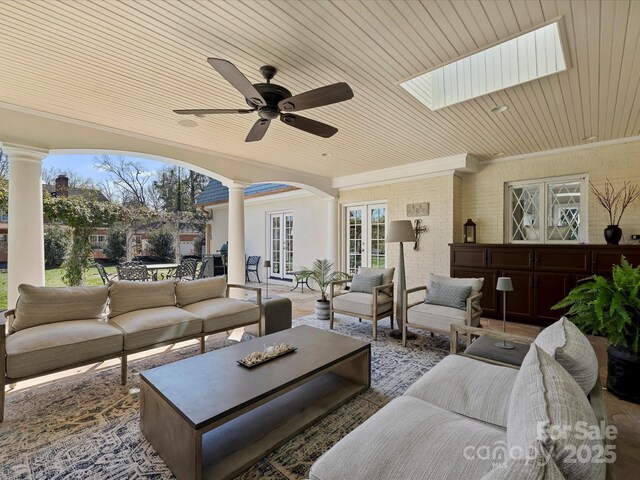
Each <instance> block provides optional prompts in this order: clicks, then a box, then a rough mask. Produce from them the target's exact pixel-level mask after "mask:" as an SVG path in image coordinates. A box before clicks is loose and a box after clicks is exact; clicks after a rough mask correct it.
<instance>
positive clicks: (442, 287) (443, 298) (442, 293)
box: [424, 283, 471, 310]
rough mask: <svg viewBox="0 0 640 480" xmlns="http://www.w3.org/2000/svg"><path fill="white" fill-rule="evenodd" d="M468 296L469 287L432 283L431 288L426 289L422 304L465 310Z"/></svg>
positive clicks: (469, 292)
mask: <svg viewBox="0 0 640 480" xmlns="http://www.w3.org/2000/svg"><path fill="white" fill-rule="evenodd" d="M470 294H471V287H469V286H458V285H447V284H444V283H432V284H431V287H429V288H428V289H427V296H426V298H425V300H424V303H427V304H429V305H440V306H442V307H451V308H457V309H458V310H466V309H467V298H469V295H470Z"/></svg>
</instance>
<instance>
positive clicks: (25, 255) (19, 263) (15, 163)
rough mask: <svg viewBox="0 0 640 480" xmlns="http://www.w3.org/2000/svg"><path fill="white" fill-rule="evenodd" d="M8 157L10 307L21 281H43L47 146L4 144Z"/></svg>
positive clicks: (14, 302) (14, 300) (36, 283)
mask: <svg viewBox="0 0 640 480" xmlns="http://www.w3.org/2000/svg"><path fill="white" fill-rule="evenodd" d="M3 149H4V151H5V152H6V153H7V155H8V157H9V212H8V214H9V226H8V233H9V238H8V256H7V257H8V259H7V264H8V265H7V267H8V270H9V278H8V308H14V307H15V305H16V301H17V300H18V285H20V284H21V283H29V284H31V285H39V286H42V285H44V225H43V218H42V160H43V159H44V158H45V157H46V156H47V155H48V152H47V151H46V150H41V149H38V148H31V147H24V146H19V145H11V144H4V146H3Z"/></svg>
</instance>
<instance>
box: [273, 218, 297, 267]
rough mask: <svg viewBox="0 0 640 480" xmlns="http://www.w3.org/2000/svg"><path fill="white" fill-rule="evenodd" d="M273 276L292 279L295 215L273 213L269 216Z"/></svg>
mask: <svg viewBox="0 0 640 480" xmlns="http://www.w3.org/2000/svg"><path fill="white" fill-rule="evenodd" d="M269 226H270V233H269V239H270V245H269V248H270V254H271V276H272V277H276V278H291V275H290V274H289V273H290V272H292V271H293V270H294V267H293V265H294V264H293V214H292V213H290V212H289V213H272V214H270V215H269Z"/></svg>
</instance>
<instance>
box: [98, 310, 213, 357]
mask: <svg viewBox="0 0 640 480" xmlns="http://www.w3.org/2000/svg"><path fill="white" fill-rule="evenodd" d="M109 321H110V322H111V323H112V324H113V325H115V326H116V327H118V328H119V329H120V330H122V331H123V332H124V349H125V350H135V349H138V348H143V347H148V346H150V345H154V344H156V343H161V342H168V341H171V340H176V339H179V338H182V337H187V336H192V335H197V334H198V333H201V332H202V318H200V317H198V316H197V315H194V314H193V313H191V312H187V311H185V310H184V309H182V308H178V307H157V308H145V309H143V310H136V311H134V312H127V313H123V314H122V315H118V316H117V317H113V318H112V319H110V320H109Z"/></svg>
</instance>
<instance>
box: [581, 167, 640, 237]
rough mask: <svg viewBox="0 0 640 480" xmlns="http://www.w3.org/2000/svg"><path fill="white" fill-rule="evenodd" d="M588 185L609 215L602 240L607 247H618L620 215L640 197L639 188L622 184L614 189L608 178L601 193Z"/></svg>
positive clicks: (593, 186)
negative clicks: (605, 242)
mask: <svg viewBox="0 0 640 480" xmlns="http://www.w3.org/2000/svg"><path fill="white" fill-rule="evenodd" d="M589 185H591V192H592V193H593V194H594V195H595V197H596V200H598V203H599V204H600V205H602V208H604V209H605V210H606V211H607V214H608V215H609V225H608V226H607V228H605V229H604V239H605V240H606V241H607V244H608V245H618V244H619V243H620V239H621V238H622V229H621V228H620V221H621V220H622V215H623V214H624V211H625V210H626V209H627V207H628V206H629V205H630V204H631V203H633V202H634V201H636V200H637V199H638V197H640V188H638V185H632V184H631V183H630V182H624V184H623V185H622V187H620V188H619V189H616V188H615V187H614V186H613V184H612V183H611V180H609V179H608V178H607V181H606V182H605V183H604V190H602V191H601V190H598V189H597V188H596V186H595V185H594V184H593V183H591V182H589Z"/></svg>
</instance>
